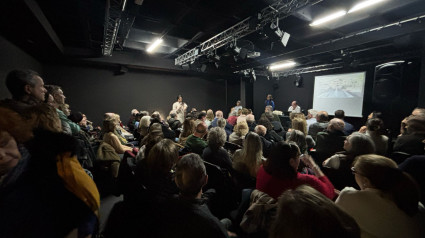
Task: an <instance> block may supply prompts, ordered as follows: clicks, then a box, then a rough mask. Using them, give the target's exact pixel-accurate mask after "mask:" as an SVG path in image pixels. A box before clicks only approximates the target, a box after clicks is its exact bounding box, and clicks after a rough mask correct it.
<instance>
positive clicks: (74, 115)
mask: <svg viewBox="0 0 425 238" xmlns="http://www.w3.org/2000/svg"><path fill="white" fill-rule="evenodd" d="M68 119H69V120H71V121H72V122H75V123H77V124H78V123H80V122H81V120H83V114H82V113H81V112H71V114H70V115H69V116H68Z"/></svg>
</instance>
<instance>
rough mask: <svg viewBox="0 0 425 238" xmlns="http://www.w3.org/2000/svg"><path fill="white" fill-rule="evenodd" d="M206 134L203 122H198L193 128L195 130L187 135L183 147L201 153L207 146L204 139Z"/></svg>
mask: <svg viewBox="0 0 425 238" xmlns="http://www.w3.org/2000/svg"><path fill="white" fill-rule="evenodd" d="M206 134H207V127H206V125H205V123H199V124H198V125H197V126H196V128H195V132H194V133H193V134H192V135H190V136H189V137H187V140H186V144H185V147H186V148H188V149H189V150H190V151H191V152H193V153H196V154H198V155H202V151H204V149H205V148H206V147H207V146H208V144H207V142H206V141H205V140H204V137H205V135H206Z"/></svg>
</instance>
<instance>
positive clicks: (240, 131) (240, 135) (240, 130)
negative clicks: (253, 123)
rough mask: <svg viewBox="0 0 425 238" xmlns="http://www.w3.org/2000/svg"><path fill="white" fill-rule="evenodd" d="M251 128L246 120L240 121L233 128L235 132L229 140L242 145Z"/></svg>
mask: <svg viewBox="0 0 425 238" xmlns="http://www.w3.org/2000/svg"><path fill="white" fill-rule="evenodd" d="M248 132H249V128H248V124H247V123H246V121H242V122H239V123H238V124H236V126H235V127H234V129H233V133H232V134H230V136H229V142H231V143H234V144H237V145H240V146H242V145H243V141H244V139H245V135H246V134H248Z"/></svg>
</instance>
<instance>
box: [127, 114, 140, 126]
mask: <svg viewBox="0 0 425 238" xmlns="http://www.w3.org/2000/svg"><path fill="white" fill-rule="evenodd" d="M137 114H139V110H137V109H133V110H131V114H130V118H129V119H128V123H127V127H128V129H129V130H130V131H134V129H136V122H137Z"/></svg>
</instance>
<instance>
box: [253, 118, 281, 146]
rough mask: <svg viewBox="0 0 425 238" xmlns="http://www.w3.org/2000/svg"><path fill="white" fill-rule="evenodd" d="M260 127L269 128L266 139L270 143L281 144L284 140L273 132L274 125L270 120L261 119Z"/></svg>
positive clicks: (259, 121)
mask: <svg viewBox="0 0 425 238" xmlns="http://www.w3.org/2000/svg"><path fill="white" fill-rule="evenodd" d="M258 125H263V126H265V127H266V128H267V132H266V135H265V136H264V138H266V139H267V140H268V141H271V142H279V141H282V140H283V138H282V137H281V136H279V135H278V134H277V133H276V132H275V131H274V130H273V125H272V124H271V122H270V121H269V119H267V117H265V116H264V117H261V118H260V120H258Z"/></svg>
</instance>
